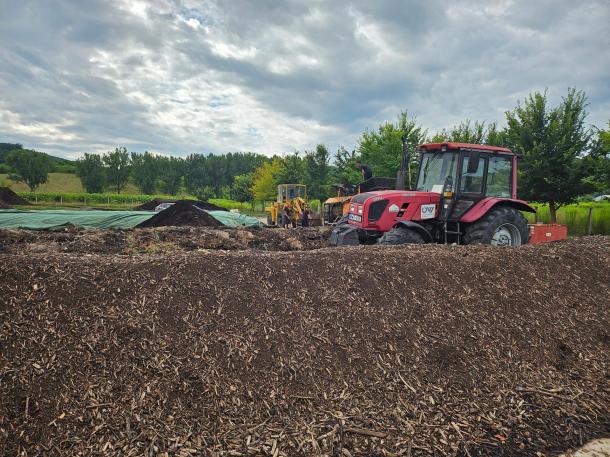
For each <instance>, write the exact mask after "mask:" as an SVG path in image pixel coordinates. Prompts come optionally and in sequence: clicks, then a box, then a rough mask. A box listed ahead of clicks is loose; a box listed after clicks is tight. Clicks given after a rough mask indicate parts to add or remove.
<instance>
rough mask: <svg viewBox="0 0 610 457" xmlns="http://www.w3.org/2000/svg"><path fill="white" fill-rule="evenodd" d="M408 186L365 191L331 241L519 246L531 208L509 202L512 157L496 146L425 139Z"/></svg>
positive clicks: (514, 166)
mask: <svg viewBox="0 0 610 457" xmlns="http://www.w3.org/2000/svg"><path fill="white" fill-rule="evenodd" d="M419 153H420V161H419V169H418V173H417V181H416V184H415V186H414V190H389V191H377V192H365V193H363V194H359V195H356V196H354V197H353V198H352V200H351V202H350V208H349V214H348V221H347V223H345V224H342V225H341V226H340V227H339V226H338V227H336V229H335V231H334V232H333V234H332V235H331V242H332V243H334V244H338V245H340V244H372V243H379V244H404V243H424V242H438V243H458V244H469V243H487V244H497V245H506V244H508V245H519V244H525V243H526V242H527V239H528V237H529V231H528V227H527V221H526V220H525V218H524V217H523V216H522V215H521V213H520V212H519V211H531V212H534V211H535V210H534V209H533V208H532V207H531V206H529V205H528V204H527V203H526V202H524V201H521V200H517V189H516V187H517V186H516V184H517V156H516V155H515V154H514V153H513V152H512V151H511V150H510V149H506V148H502V147H496V146H488V145H477V144H465V143H432V144H425V145H422V146H421V147H420V150H419Z"/></svg>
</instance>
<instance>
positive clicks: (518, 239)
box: [464, 206, 529, 246]
mask: <svg viewBox="0 0 610 457" xmlns="http://www.w3.org/2000/svg"><path fill="white" fill-rule="evenodd" d="M528 240H529V227H528V225H527V219H525V218H524V217H523V215H522V214H521V213H520V212H519V211H518V210H516V209H515V208H511V207H509V206H499V207H496V208H492V209H491V210H490V211H489V212H488V213H487V214H486V215H485V216H483V217H482V218H481V219H479V220H478V221H476V222H474V223H472V224H470V225H469V226H468V227H466V233H465V235H464V243H465V244H491V245H493V246H521V245H522V244H527V242H528Z"/></svg>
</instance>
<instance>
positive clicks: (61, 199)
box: [59, 195, 64, 206]
mask: <svg viewBox="0 0 610 457" xmlns="http://www.w3.org/2000/svg"><path fill="white" fill-rule="evenodd" d="M59 205H60V206H63V205H64V196H63V195H60V196H59Z"/></svg>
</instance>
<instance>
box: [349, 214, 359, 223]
mask: <svg viewBox="0 0 610 457" xmlns="http://www.w3.org/2000/svg"><path fill="white" fill-rule="evenodd" d="M347 218H348V219H349V220H350V221H354V222H362V216H358V215H357V214H348V216H347Z"/></svg>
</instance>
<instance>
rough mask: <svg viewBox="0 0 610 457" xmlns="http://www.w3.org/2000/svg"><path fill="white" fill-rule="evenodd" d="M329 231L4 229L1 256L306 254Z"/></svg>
mask: <svg viewBox="0 0 610 457" xmlns="http://www.w3.org/2000/svg"><path fill="white" fill-rule="evenodd" d="M331 230H332V228H331V227H297V228H294V229H287V230H284V229H277V228H263V227H251V228H237V229H230V228H225V227H220V228H216V227H214V228H211V227H153V228H142V229H134V230H79V229H76V228H75V227H69V228H68V229H66V230H61V231H53V232H52V231H33V230H12V229H0V252H9V253H24V252H30V253H36V254H38V255H40V254H47V253H51V252H80V253H99V254H138V253H158V254H171V253H172V252H174V251H193V250H198V249H222V250H231V251H233V250H259V251H302V250H311V249H319V248H323V247H328V246H330V244H329V243H328V237H329V235H330V232H331Z"/></svg>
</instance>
